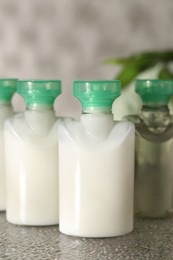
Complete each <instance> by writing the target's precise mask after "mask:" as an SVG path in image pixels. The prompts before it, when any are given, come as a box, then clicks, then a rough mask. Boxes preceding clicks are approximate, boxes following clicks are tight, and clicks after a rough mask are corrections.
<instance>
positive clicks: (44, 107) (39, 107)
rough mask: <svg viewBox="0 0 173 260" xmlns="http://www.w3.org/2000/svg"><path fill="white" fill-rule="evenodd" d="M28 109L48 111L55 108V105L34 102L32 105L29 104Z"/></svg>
mask: <svg viewBox="0 0 173 260" xmlns="http://www.w3.org/2000/svg"><path fill="white" fill-rule="evenodd" d="M27 110H32V111H40V112H43V111H47V110H53V105H50V104H38V103H33V104H30V105H27Z"/></svg>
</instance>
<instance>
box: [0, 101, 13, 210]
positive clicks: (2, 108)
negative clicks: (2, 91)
mask: <svg viewBox="0 0 173 260" xmlns="http://www.w3.org/2000/svg"><path fill="white" fill-rule="evenodd" d="M12 115H13V110H12V107H11V105H10V103H6V102H1V103H0V158H1V160H0V211H4V210H5V209H6V189H5V158H4V122H5V120H6V119H7V118H9V117H11V116H12Z"/></svg>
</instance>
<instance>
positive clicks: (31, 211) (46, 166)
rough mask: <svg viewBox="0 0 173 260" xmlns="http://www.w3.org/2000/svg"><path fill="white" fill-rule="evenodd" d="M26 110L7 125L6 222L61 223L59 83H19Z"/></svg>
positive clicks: (34, 81)
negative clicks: (57, 100) (58, 125)
mask: <svg viewBox="0 0 173 260" xmlns="http://www.w3.org/2000/svg"><path fill="white" fill-rule="evenodd" d="M17 91H18V93H19V94H20V95H21V96H23V98H24V99H25V102H26V106H27V109H26V111H25V112H24V114H19V115H16V116H14V117H12V118H11V119H9V120H7V121H6V123H5V152H6V186H7V220H8V221H9V222H11V223H13V224H19V225H38V226H42V225H54V224H58V222H59V195H58V192H59V191H58V138H57V128H56V124H55V122H56V121H57V119H56V117H55V112H54V110H53V104H54V100H55V98H56V97H57V96H58V95H59V94H60V93H61V82H60V81H58V80H28V81H27V80H26V81H25V80H24V81H22V80H21V81H20V80H19V81H18V86H17Z"/></svg>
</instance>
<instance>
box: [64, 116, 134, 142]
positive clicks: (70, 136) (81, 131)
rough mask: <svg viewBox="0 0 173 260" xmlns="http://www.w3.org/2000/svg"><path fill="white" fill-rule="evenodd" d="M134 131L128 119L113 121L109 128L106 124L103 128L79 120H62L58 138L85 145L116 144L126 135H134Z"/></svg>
mask: <svg viewBox="0 0 173 260" xmlns="http://www.w3.org/2000/svg"><path fill="white" fill-rule="evenodd" d="M134 132H135V129H134V124H133V123H131V122H128V121H113V124H112V126H111V127H110V128H109V127H108V128H107V126H106V127H105V128H104V129H103V127H102V128H100V127H98V128H97V127H96V126H94V128H92V127H91V126H90V128H87V127H86V126H84V125H83V123H82V122H81V121H80V120H79V121H76V120H73V121H68V122H67V121H66V122H65V121H62V122H61V123H60V125H59V139H60V140H66V141H67V140H68V141H70V140H71V142H73V143H78V144H86V145H91V144H92V145H95V144H103V143H112V144H118V143H121V142H122V141H123V140H125V139H126V137H127V136H130V135H134Z"/></svg>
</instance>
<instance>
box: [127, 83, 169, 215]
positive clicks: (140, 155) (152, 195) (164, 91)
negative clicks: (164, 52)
mask: <svg viewBox="0 0 173 260" xmlns="http://www.w3.org/2000/svg"><path fill="white" fill-rule="evenodd" d="M135 91H136V93H137V94H139V96H140V97H141V99H142V102H143V106H142V109H141V111H140V113H139V115H132V116H128V117H127V119H128V120H130V121H131V122H133V123H134V124H135V126H136V152H135V154H136V158H135V164H136V166H135V213H136V215H137V216H141V217H150V218H164V217H169V216H172V206H173V204H172V203H173V117H172V115H170V112H169V108H168V101H169V98H170V96H171V95H173V81H172V80H137V81H136V86H135Z"/></svg>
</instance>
